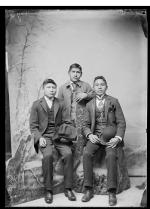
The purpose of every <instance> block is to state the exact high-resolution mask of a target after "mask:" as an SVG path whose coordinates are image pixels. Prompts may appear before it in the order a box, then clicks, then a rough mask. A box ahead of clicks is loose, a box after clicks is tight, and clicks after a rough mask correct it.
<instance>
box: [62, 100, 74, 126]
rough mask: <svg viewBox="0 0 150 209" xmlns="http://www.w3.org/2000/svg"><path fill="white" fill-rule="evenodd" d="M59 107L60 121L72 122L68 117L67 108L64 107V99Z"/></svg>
mask: <svg viewBox="0 0 150 209" xmlns="http://www.w3.org/2000/svg"><path fill="white" fill-rule="evenodd" d="M61 109H62V123H68V124H72V122H71V119H70V112H69V108H67V107H66V105H65V103H64V101H63V102H61Z"/></svg>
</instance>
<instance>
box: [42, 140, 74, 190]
mask: <svg viewBox="0 0 150 209" xmlns="http://www.w3.org/2000/svg"><path fill="white" fill-rule="evenodd" d="M46 141H47V146H46V147H45V148H40V150H41V152H42V154H43V159H42V170H43V178H44V186H45V189H46V190H52V187H53V147H52V146H53V144H52V141H51V140H46ZM54 146H55V149H56V150H57V151H58V152H59V154H60V155H61V156H62V159H63V162H64V182H65V188H72V181H73V158H72V150H71V145H70V146H69V145H66V144H63V143H57V144H55V145H54Z"/></svg>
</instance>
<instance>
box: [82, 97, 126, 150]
mask: <svg viewBox="0 0 150 209" xmlns="http://www.w3.org/2000/svg"><path fill="white" fill-rule="evenodd" d="M104 108H105V117H106V120H107V125H110V126H113V127H116V136H120V137H122V139H123V138H124V134H125V129H126V122H125V118H124V114H123V112H122V109H121V106H120V104H119V101H118V100H117V99H116V98H114V97H111V96H109V95H106V97H105V106H104ZM86 109H87V115H86V116H85V121H84V124H83V134H84V135H85V136H87V135H88V134H90V133H94V131H95V109H96V98H93V99H92V100H91V101H90V102H88V103H87V105H86ZM118 145H121V146H123V145H124V142H123V140H122V142H120V143H119V144H118Z"/></svg>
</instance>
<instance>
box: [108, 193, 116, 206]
mask: <svg viewBox="0 0 150 209" xmlns="http://www.w3.org/2000/svg"><path fill="white" fill-rule="evenodd" d="M116 204H117V198H116V194H115V193H111V192H110V193H109V205H110V206H114V205H116Z"/></svg>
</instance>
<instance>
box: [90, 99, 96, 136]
mask: <svg viewBox="0 0 150 209" xmlns="http://www.w3.org/2000/svg"><path fill="white" fill-rule="evenodd" d="M90 103H91V104H90ZM90 103H89V105H90V110H91V115H90V117H92V118H91V121H92V123H91V131H92V132H94V129H95V111H96V110H95V109H96V98H93V99H92V100H91V102H90Z"/></svg>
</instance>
